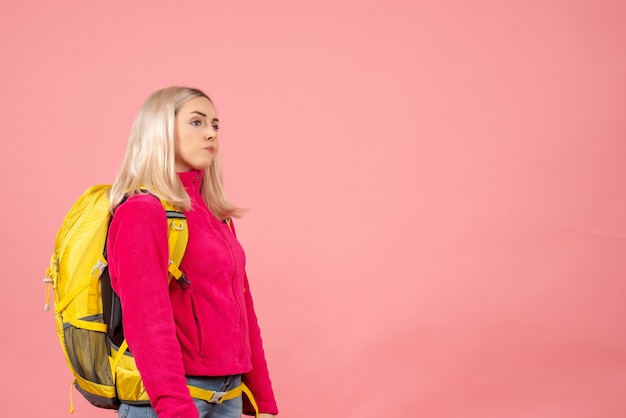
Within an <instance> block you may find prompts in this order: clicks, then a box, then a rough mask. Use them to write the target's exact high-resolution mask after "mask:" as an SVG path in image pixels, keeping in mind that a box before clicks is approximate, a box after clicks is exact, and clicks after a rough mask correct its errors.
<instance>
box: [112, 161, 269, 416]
mask: <svg viewBox="0 0 626 418" xmlns="http://www.w3.org/2000/svg"><path fill="white" fill-rule="evenodd" d="M179 177H180V179H181V181H182V183H183V185H184V186H185V189H186V190H187V193H188V194H189V196H190V198H191V202H192V207H191V209H190V210H188V211H186V212H185V215H186V217H187V222H188V225H189V241H188V244H187V250H186V252H185V256H184V258H183V261H182V263H181V270H182V271H183V272H184V273H185V275H186V278H187V280H189V282H190V284H189V285H188V286H186V287H185V288H184V289H183V288H182V287H181V286H180V284H179V283H178V282H176V281H175V280H173V281H172V282H171V283H170V284H169V285H168V273H167V267H168V243H167V218H166V215H165V211H164V210H163V206H162V205H161V203H160V202H159V200H158V199H156V198H155V197H154V196H151V195H147V194H143V195H142V194H139V195H135V196H132V197H130V198H129V199H127V201H126V202H125V203H123V204H122V205H120V206H119V207H118V208H117V210H116V211H115V214H114V216H113V220H112V222H111V226H110V228H109V236H108V244H107V245H108V257H109V271H110V275H111V284H112V286H113V289H114V290H115V291H116V292H117V294H118V295H119V297H120V300H121V304H122V312H123V317H122V320H123V325H124V335H125V337H126V340H127V341H128V346H129V348H130V350H131V352H132V353H133V355H134V356H135V360H136V362H137V368H138V369H139V372H140V373H141V376H142V380H143V382H144V385H145V387H146V391H147V393H148V396H149V397H150V401H151V403H152V406H153V407H154V409H155V410H156V412H157V414H158V416H159V418H174V417H176V418H187V417H189V418H197V417H198V412H197V409H196V407H195V405H194V403H193V400H192V398H191V396H190V395H189V390H188V389H187V386H186V378H185V376H186V375H191V376H225V375H232V374H243V381H244V382H245V383H246V384H247V385H248V387H249V388H250V390H251V391H252V393H253V394H254V396H255V399H256V401H257V404H258V406H259V412H267V413H273V414H277V413H278V410H277V406H276V401H275V398H274V394H273V390H272V386H271V382H270V378H269V373H268V369H267V364H266V361H265V354H264V351H263V346H262V341H261V333H260V329H259V326H258V323H257V318H256V315H255V313H254V308H253V303H252V297H251V294H250V288H249V284H248V279H247V276H246V272H245V255H244V251H243V249H242V247H241V245H240V244H239V242H238V241H237V238H236V237H235V234H234V232H233V231H231V230H230V229H229V228H228V225H226V223H224V222H222V221H220V220H218V219H217V218H216V217H215V216H214V215H213V214H212V213H211V212H210V211H209V209H208V208H207V206H206V204H205V202H204V200H203V199H202V196H201V194H200V185H201V182H202V172H200V171H190V172H184V173H179ZM244 398H245V397H244ZM244 410H249V408H246V403H245V402H244Z"/></svg>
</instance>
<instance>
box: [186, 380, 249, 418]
mask: <svg viewBox="0 0 626 418" xmlns="http://www.w3.org/2000/svg"><path fill="white" fill-rule="evenodd" d="M187 387H188V388H189V393H190V394H191V397H192V398H196V399H202V400H203V401H206V402H211V399H213V396H214V395H215V394H216V392H214V391H212V390H208V389H201V388H199V387H196V386H187ZM242 393H243V394H245V395H246V397H247V398H248V400H249V401H250V404H251V405H252V407H253V408H254V413H255V416H256V417H258V416H259V407H258V406H257V404H256V401H255V400H254V396H252V392H251V391H250V389H249V388H248V386H246V384H245V383H242V384H241V385H239V386H237V387H236V388H233V389H231V390H229V391H228V392H226V394H225V395H224V396H223V397H222V398H221V399H220V400H219V402H215V403H218V404H220V403H222V402H224V401H227V400H230V399H235V398H238V397H239V396H241V395H242Z"/></svg>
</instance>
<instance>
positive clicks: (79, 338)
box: [44, 185, 188, 412]
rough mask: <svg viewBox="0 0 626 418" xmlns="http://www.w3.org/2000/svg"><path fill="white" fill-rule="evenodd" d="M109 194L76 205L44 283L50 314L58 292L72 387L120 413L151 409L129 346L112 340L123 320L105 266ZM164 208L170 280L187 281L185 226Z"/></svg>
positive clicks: (98, 191)
mask: <svg viewBox="0 0 626 418" xmlns="http://www.w3.org/2000/svg"><path fill="white" fill-rule="evenodd" d="M109 190H110V185H96V186H92V187H90V188H89V189H87V191H85V193H83V195H82V196H81V197H80V198H79V199H78V200H77V201H76V202H75V203H74V205H73V206H72V208H71V209H70V211H69V212H68V213H67V215H66V216H65V219H64V221H63V224H62V225H61V228H59V231H58V233H57V236H56V243H55V249H54V253H53V254H52V257H51V259H50V267H48V269H47V271H46V278H45V279H44V282H45V283H46V288H47V291H46V306H45V309H46V310H49V309H50V304H49V302H50V293H49V289H50V287H49V286H50V284H52V287H53V290H54V313H55V317H56V326H57V334H58V337H59V340H60V342H61V347H62V348H63V352H64V353H65V359H66V361H67V364H68V366H69V368H70V370H71V372H72V374H73V375H74V379H75V380H74V382H73V385H74V386H75V387H76V389H77V390H78V391H79V392H80V393H81V394H82V395H83V396H84V397H85V398H86V399H87V400H88V401H89V402H90V403H92V404H93V405H95V406H98V407H101V408H110V409H117V408H118V407H119V404H120V402H132V403H142V402H144V403H149V399H148V396H147V394H146V392H145V389H144V387H143V383H142V381H141V377H140V375H139V372H138V371H137V367H136V365H135V360H134V358H133V357H132V355H131V354H130V352H128V351H127V348H128V345H127V344H126V341H125V340H123V339H122V342H121V344H120V345H119V347H118V346H116V345H115V344H114V343H112V340H111V338H110V337H111V336H112V334H111V332H112V329H111V325H112V324H114V323H115V322H118V324H117V325H119V322H121V317H120V315H119V308H116V307H115V306H116V305H117V306H119V299H118V298H117V295H115V293H114V292H113V291H112V289H111V287H110V282H109V277H108V270H107V260H106V249H105V247H106V237H107V231H108V228H109V223H110V219H111V216H110V212H109V198H108V192H109ZM161 203H162V204H163V207H164V209H165V211H166V214H167V219H168V235H169V236H168V240H169V248H170V251H169V252H170V276H171V278H174V279H176V280H180V279H182V280H184V275H183V274H182V272H181V271H180V270H179V268H178V267H179V266H180V262H181V260H182V258H183V255H184V253H185V249H186V247H187V238H188V230H187V220H186V219H185V215H184V214H183V213H181V212H179V211H176V210H175V208H174V207H172V206H171V205H169V204H168V203H167V202H165V201H161ZM103 301H104V302H103ZM116 311H117V312H116ZM114 316H115V317H114ZM118 328H119V327H118ZM70 400H71V392H70ZM70 402H71V401H70ZM70 411H71V412H72V411H73V406H72V405H71V406H70Z"/></svg>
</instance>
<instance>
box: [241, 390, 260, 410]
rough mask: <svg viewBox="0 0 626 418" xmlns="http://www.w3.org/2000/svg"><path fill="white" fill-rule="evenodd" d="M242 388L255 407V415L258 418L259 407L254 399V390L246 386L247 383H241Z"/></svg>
mask: <svg viewBox="0 0 626 418" xmlns="http://www.w3.org/2000/svg"><path fill="white" fill-rule="evenodd" d="M241 388H242V390H243V393H245V394H246V397H247V398H248V400H249V401H250V404H251V405H252V407H253V408H254V416H255V417H257V418H258V417H259V407H258V406H257V404H256V401H255V400H254V396H253V395H252V392H251V391H250V389H249V388H248V386H246V384H245V383H242V384H241Z"/></svg>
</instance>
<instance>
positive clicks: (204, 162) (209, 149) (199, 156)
mask: <svg viewBox="0 0 626 418" xmlns="http://www.w3.org/2000/svg"><path fill="white" fill-rule="evenodd" d="M218 128H219V127H218V119H217V114H216V112H215V108H214V107H213V104H212V103H211V102H210V101H209V99H207V98H206V97H195V98H193V99H191V100H188V101H187V102H186V103H185V104H183V106H182V107H181V108H180V109H179V111H178V114H177V115H176V119H175V123H174V141H175V145H176V160H175V167H176V171H177V172H182V171H190V170H204V169H205V168H207V167H209V166H210V165H211V164H212V163H213V159H214V158H215V155H217V151H218V148H219V141H218V139H217V130H218Z"/></svg>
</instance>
